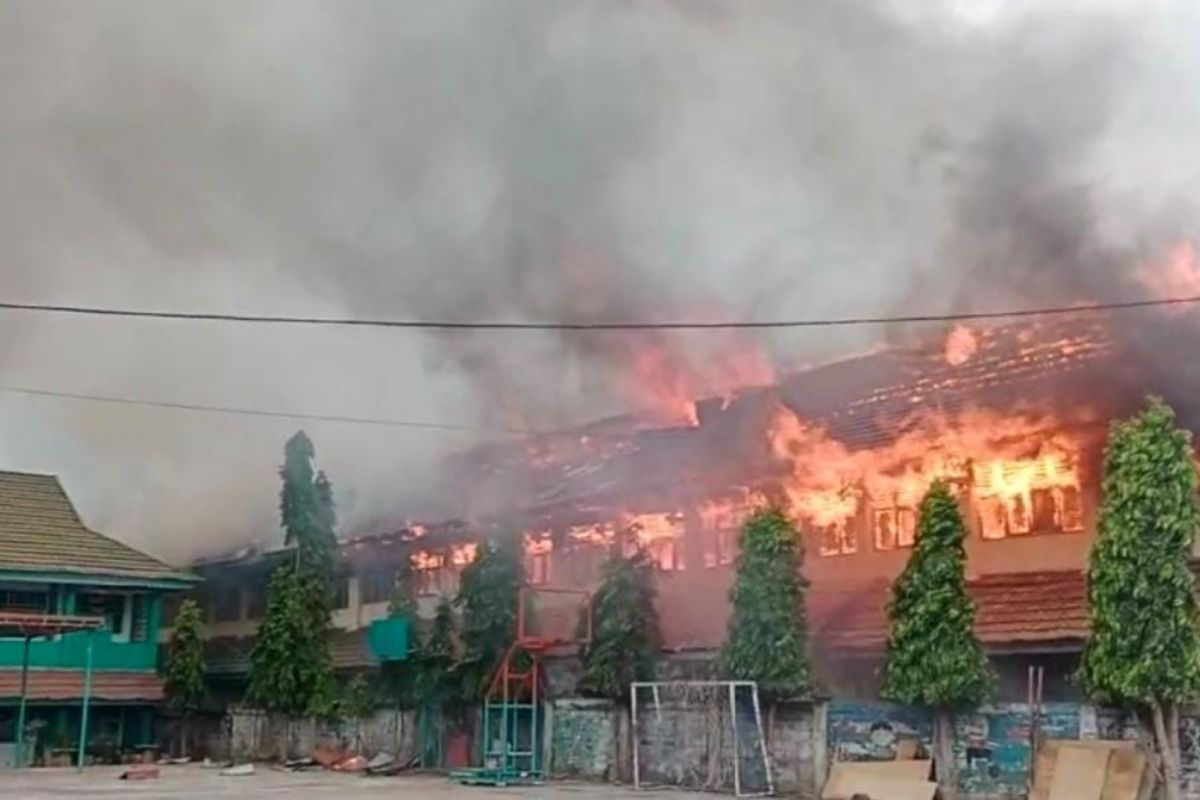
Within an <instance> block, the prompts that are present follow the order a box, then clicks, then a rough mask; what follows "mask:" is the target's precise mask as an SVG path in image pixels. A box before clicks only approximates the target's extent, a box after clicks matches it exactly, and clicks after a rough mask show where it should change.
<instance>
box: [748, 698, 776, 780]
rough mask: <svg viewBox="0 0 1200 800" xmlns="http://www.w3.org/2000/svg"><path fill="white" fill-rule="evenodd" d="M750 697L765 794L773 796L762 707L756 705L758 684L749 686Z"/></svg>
mask: <svg viewBox="0 0 1200 800" xmlns="http://www.w3.org/2000/svg"><path fill="white" fill-rule="evenodd" d="M750 696H751V697H753V698H754V725H755V727H757V728H758V747H759V749H760V750H761V751H762V758H763V769H765V770H766V771H767V794H768V795H772V794H775V779H774V778H772V777H771V754H770V752H769V751H768V750H767V737H765V736H763V724H762V707H761V706H760V705H759V704H758V684H757V683H755V684H751V686H750Z"/></svg>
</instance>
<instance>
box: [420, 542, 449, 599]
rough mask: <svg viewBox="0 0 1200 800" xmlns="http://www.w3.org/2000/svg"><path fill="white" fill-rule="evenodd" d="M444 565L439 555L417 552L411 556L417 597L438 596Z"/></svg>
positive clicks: (443, 558)
mask: <svg viewBox="0 0 1200 800" xmlns="http://www.w3.org/2000/svg"><path fill="white" fill-rule="evenodd" d="M445 563H446V559H445V557H444V556H443V555H442V554H441V553H430V552H428V551H425V550H418V551H417V552H415V553H413V555H412V567H413V572H414V574H415V575H416V579H417V594H418V595H425V596H429V595H435V596H436V595H439V594H441V593H442V580H441V575H442V567H443V566H444V564H445Z"/></svg>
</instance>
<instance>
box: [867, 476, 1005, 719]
mask: <svg viewBox="0 0 1200 800" xmlns="http://www.w3.org/2000/svg"><path fill="white" fill-rule="evenodd" d="M919 514H920V516H919V519H918V522H917V536H916V543H915V545H914V546H913V551H912V555H911V556H910V557H909V559H908V564H907V565H906V566H905V568H904V572H903V573H902V574H901V575H900V577H899V578H898V579H897V580H896V583H895V585H894V586H893V587H892V599H891V603H890V604H889V605H888V617H889V619H890V620H891V632H890V635H889V636H888V645H887V663H886V665H885V667H884V681H883V692H882V693H883V696H884V697H885V698H887V699H889V700H893V701H895V702H898V703H906V704H913V705H923V706H928V707H931V708H936V709H947V710H949V709H954V708H958V707H963V706H970V705H974V704H977V703H979V702H980V701H982V700H983V699H984V698H985V697H986V696H987V694H988V691H989V688H990V682H991V675H990V672H989V670H988V666H987V660H986V658H985V656H984V654H983V648H982V647H981V646H980V644H979V641H978V640H977V639H976V638H975V606H974V604H973V603H972V602H971V598H970V597H969V596H968V595H967V590H966V587H965V585H964V580H963V564H964V562H965V560H966V552H965V551H964V549H963V540H964V538H965V537H966V526H965V525H964V523H963V518H962V513H961V511H960V510H959V507H958V501H957V500H956V499H955V497H954V495H953V494H952V493H951V491H950V489H949V487H947V486H946V484H945V483H943V482H941V481H935V482H934V483H933V485H932V486H931V487H930V488H929V491H928V492H927V493H926V494H925V497H924V499H923V500H922V501H921V508H920V512H919Z"/></svg>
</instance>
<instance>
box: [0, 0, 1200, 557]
mask: <svg viewBox="0 0 1200 800" xmlns="http://www.w3.org/2000/svg"><path fill="white" fill-rule="evenodd" d="M1198 37H1200V7H1198V6H1197V5H1196V4H1194V3H1189V2H1184V0H1180V1H1179V2H1136V3H1135V2H1125V3H1121V2H1111V3H1105V4H1100V3H1083V2H1067V1H1066V0H1061V1H1058V2H1051V1H1050V0H1041V1H1040V2H1034V1H1033V0H1027V2H1020V3H1015V2H1007V3H1005V2H999V0H986V1H985V0H975V1H974V2H958V3H951V2H948V0H945V1H942V0H939V1H937V2H935V1H934V0H904V1H903V2H901V1H900V0H893V2H890V3H889V2H877V1H874V0H838V1H837V2H829V1H828V0H804V1H798V0H778V2H773V1H768V0H760V1H756V2H733V1H732V0H731V1H730V2H714V1H712V0H675V1H674V2H666V1H664V2H645V1H643V0H604V1H603V2H590V1H589V2H562V1H561V0H544V1H541V2H532V1H529V2H523V1H517V0H513V1H512V2H495V0H436V2H434V1H432V0H430V1H427V2H382V1H381V2H357V1H354V0H343V1H341V2H304V1H303V0H279V1H278V2H263V1H261V0H236V1H233V0H231V1H224V0H214V1H213V2H206V3H188V4H181V3H146V2H113V1H110V0H89V2H86V3H77V2H66V1H65V0H64V1H61V2H60V1H59V0H28V1H23V0H8V1H7V2H5V3H3V4H0V300H5V301H9V302H27V303H56V304H68V305H71V304H76V305H97V306H111V307H119V308H137V309H158V310H173V311H205V312H229V313H244V314H286V315H300V316H304V315H311V316H343V317H344V316H351V317H377V318H394V319H412V320H416V319H420V320H450V321H479V320H487V321H529V322H573V323H574V322H578V323H588V322H625V321H634V322H641V321H661V320H700V321H718V320H767V319H805V318H836V317H847V316H853V317H861V316H886V315H896V314H905V315H909V314H941V313H946V312H951V311H954V312H957V311H986V310H992V309H1006V308H1031V307H1045V306H1054V305H1070V304H1076V303H1089V302H1097V301H1105V300H1129V299H1139V298H1152V297H1170V296H1179V295H1188V294H1198V293H1200V267H1198V266H1197V263H1196V260H1195V259H1194V258H1193V251H1192V250H1191V249H1190V242H1191V241H1192V240H1193V239H1194V238H1195V237H1196V236H1197V235H1198V234H1200V229H1198V226H1197V220H1200V216H1197V214H1196V213H1195V212H1196V205H1197V200H1200V184H1198V183H1197V178H1196V176H1197V175H1198V174H1200V150H1197V148H1196V147H1195V141H1196V135H1195V132H1196V131H1197V130H1198V129H1200V127H1198V126H1200V94H1198V93H1197V92H1196V91H1195V88H1194V87H1195V85H1196V81H1197V79H1198V78H1200V50H1198V49H1197V48H1196V47H1195V42H1196V41H1197V40H1198ZM1122 319H1124V318H1122ZM924 337H932V338H934V339H936V340H938V341H939V342H940V341H941V340H942V339H945V340H946V345H945V346H946V359H947V361H948V362H949V363H951V364H953V363H955V361H956V360H957V361H959V362H960V363H961V362H962V361H966V360H968V359H970V358H971V357H972V354H973V352H974V348H975V344H974V342H975V338H974V334H972V332H971V331H970V330H966V329H964V330H961V331H958V330H952V329H951V328H950V327H949V326H938V325H933V326H931V325H904V326H901V325H890V326H886V327H885V326H857V327H849V328H817V329H808V328H802V329H796V330H791V331H783V332H780V331H776V332H768V331H750V332H738V333H733V332H730V331H716V332H714V331H692V332H679V331H637V332H611V331H608V332H597V331H566V332H537V331H518V332H513V331H508V332H498V331H483V332H469V331H454V332H437V331H410V330H383V329H370V328H305V327H279V326H252V325H238V324H233V323H218V322H182V321H169V320H146V319H141V320H135V319H114V318H96V317H68V316H56V315H49V314H43V315H33V314H29V313H25V312H19V311H3V312H0V342H2V344H0V376H2V377H0V389H4V390H11V389H14V388H17V389H21V388H24V389H35V390H41V389H45V390H52V391H57V392H67V393H74V394H91V395H99V396H106V397H123V398H134V399H147V400H155V401H163V402H167V403H182V404H197V405H206V406H227V407H237V408H255V409H265V410H271V411H281V412H295V413H301V414H315V415H332V416H352V417H369V418H386V419H393V420H405V421H417V422H430V423H439V424H447V425H451V426H461V428H458V429H453V430H447V429H439V428H411V427H395V426H371V425H361V424H351V423H346V422H332V421H312V420H310V421H306V422H303V423H300V422H297V421H295V420H289V419H278V418H267V417H254V416H245V415H232V414H216V413H204V412H197V411H185V410H181V409H168V408H151V407H144V406H133V405H120V404H113V403H101V402H94V401H84V400H78V399H76V400H71V399H63V398H57V399H56V398H50V397H45V396H30V395H22V394H14V393H11V392H8V391H0V466H3V467H5V468H11V469H22V470H35V471H46V472H57V473H60V474H61V475H62V477H63V480H64V482H65V484H66V486H67V489H68V491H69V492H70V493H71V495H72V497H74V498H75V500H76V501H77V503H78V505H79V510H80V512H81V514H82V515H83V517H84V519H85V520H87V521H88V522H89V524H92V525H93V526H95V527H96V528H98V529H99V530H102V531H105V532H108V533H111V534H113V535H116V536H119V537H121V538H123V539H125V540H127V541H128V542H130V543H131V544H134V545H136V546H140V547H144V548H146V549H147V550H149V551H150V552H152V553H154V554H156V555H160V556H162V557H166V558H169V559H174V560H179V561H182V560H186V559H188V558H192V557H196V556H202V555H207V554H212V553H216V552H220V551H223V550H227V549H230V548H233V547H237V546H239V545H241V544H244V543H246V542H250V541H260V540H263V539H264V538H265V539H268V540H269V539H271V538H272V537H278V536H279V534H278V521H277V520H278V508H277V501H276V497H277V491H278V476H277V474H276V470H277V468H278V465H279V463H280V461H281V459H282V446H283V442H284V440H285V439H286V438H287V436H288V435H290V434H291V433H292V432H293V431H294V430H296V428H297V427H300V426H301V424H302V425H303V427H304V428H305V429H306V430H307V432H308V433H309V435H310V436H311V437H312V439H313V441H314V442H315V444H316V448H317V459H318V462H319V463H320V466H321V467H322V468H323V469H324V470H325V471H326V472H327V473H328V474H329V475H330V476H331V478H332V479H333V481H334V486H335V490H336V497H337V502H338V507H339V508H338V510H339V515H340V519H341V522H342V527H343V529H348V528H353V527H354V526H356V525H362V524H365V523H367V522H369V521H370V520H372V519H376V518H379V517H385V516H396V515H400V516H411V517H412V518H413V519H422V518H433V517H436V516H437V515H439V514H446V515H449V514H453V513H456V509H454V508H452V507H451V506H452V503H451V502H450V501H451V500H452V499H453V498H447V497H444V496H439V491H438V490H437V487H439V486H441V485H442V482H440V481H439V480H438V471H439V464H440V463H441V461H442V459H443V458H445V457H446V456H447V455H450V454H453V453H457V452H461V451H463V450H465V449H467V448H470V447H472V446H474V445H476V444H478V443H480V442H487V441H496V440H505V439H507V438H510V437H512V436H513V435H514V432H515V431H523V430H534V429H536V430H559V429H562V428H565V427H569V426H575V425H580V424H582V423H585V422H588V421H591V420H597V419H603V418H607V417H612V416H616V415H622V414H633V415H635V416H636V417H637V418H639V419H644V420H646V421H647V424H654V425H688V424H692V423H694V422H695V421H696V420H695V419H694V417H695V414H696V407H695V403H694V401H695V400H696V399H700V398H705V397H721V396H725V395H727V394H729V393H731V392H733V391H734V390H736V389H739V388H743V387H748V386H761V385H766V384H772V383H775V382H776V381H778V380H779V378H780V376H782V375H786V374H788V373H792V372H795V371H797V370H801V369H803V368H805V367H810V366H812V365H816V364H822V363H828V362H830V361H831V360H834V359H837V358H840V357H842V356H846V355H852V354H856V353H863V352H867V351H871V350H874V349H878V348H880V347H884V346H889V345H896V344H899V343H906V342H912V341H913V340H915V339H923V338H924ZM939 346H940V345H939ZM1138 346H1139V347H1141V349H1142V351H1144V352H1145V353H1150V354H1154V353H1156V352H1157V347H1158V345H1157V344H1156V341H1155V340H1154V339H1153V338H1152V337H1150V338H1143V339H1139V340H1138ZM786 424H787V425H788V426H791V427H788V428H787V430H788V431H791V432H790V433H787V432H786V431H785V432H784V433H779V435H778V436H777V440H778V441H780V442H783V443H784V444H785V445H786V443H787V442H788V441H791V440H800V439H805V438H806V437H807V438H808V439H812V438H813V437H814V436H816V434H814V433H812V432H811V431H805V430H804V429H803V425H802V424H801V423H797V422H795V421H792V422H787V423H786ZM797 426H799V427H797ZM783 427H784V422H783V421H777V432H778V431H779V430H782V429H783ZM817 438H818V439H819V438H820V437H819V436H818V437H817ZM818 443H820V442H818ZM1047 458H1050V457H1049V456H1047ZM1051 461H1052V459H1051ZM1051 461H1047V463H1051ZM806 469H807V468H806ZM797 470H798V472H797V476H798V481H799V483H801V484H803V483H804V482H805V481H809V480H816V479H815V478H813V477H812V476H811V475H809V474H807V473H805V474H801V470H802V467H801V465H797ZM817 482H818V483H819V481H817ZM798 505H800V506H802V505H803V504H802V503H798ZM822 508H825V506H822ZM817 511H818V512H819V511H820V509H817ZM813 515H815V516H820V514H819V513H817V512H814V513H813Z"/></svg>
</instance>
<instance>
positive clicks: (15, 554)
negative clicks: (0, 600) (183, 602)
mask: <svg viewBox="0 0 1200 800" xmlns="http://www.w3.org/2000/svg"><path fill="white" fill-rule="evenodd" d="M0 570H25V571H43V570H47V571H54V572H78V573H84V574H88V575H107V576H117V577H135V578H147V579H168V580H187V579H188V576H186V575H185V574H183V573H180V572H179V571H177V570H175V569H174V568H172V567H171V566H169V565H167V564H164V563H163V562H161V561H159V560H157V559H155V558H151V557H150V556H148V555H146V554H145V553H143V552H141V551H139V550H135V549H133V548H132V547H129V546H128V545H124V544H121V543H120V542H118V541H116V540H115V539H110V538H108V537H107V536H103V535H101V534H99V533H96V532H95V531H93V530H90V529H89V528H88V527H87V526H86V525H84V524H83V521H82V520H81V519H80V518H79V514H77V513H76V511H75V507H74V506H73V505H72V504H71V500H70V498H68V497H67V493H66V492H65V491H64V490H63V487H62V484H61V483H59V480H58V478H57V477H56V476H54V475H34V474H29V473H23V472H0Z"/></svg>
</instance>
